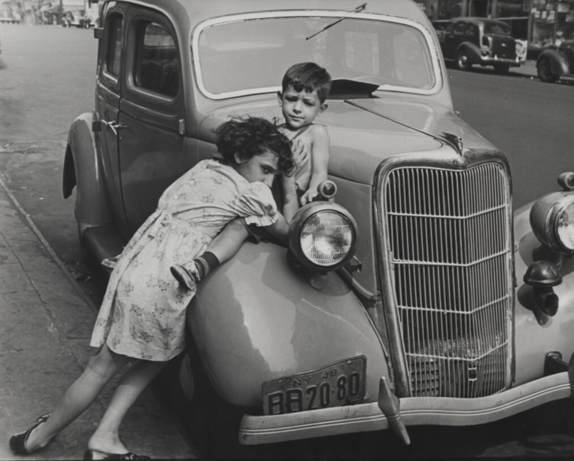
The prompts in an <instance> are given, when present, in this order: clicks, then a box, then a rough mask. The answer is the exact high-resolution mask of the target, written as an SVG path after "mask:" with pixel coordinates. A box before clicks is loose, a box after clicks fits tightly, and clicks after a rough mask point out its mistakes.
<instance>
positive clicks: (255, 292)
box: [188, 242, 389, 407]
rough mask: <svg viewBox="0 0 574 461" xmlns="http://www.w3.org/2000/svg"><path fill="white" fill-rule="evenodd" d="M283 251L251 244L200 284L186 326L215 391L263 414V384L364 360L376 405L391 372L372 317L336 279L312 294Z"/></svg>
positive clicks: (332, 277)
mask: <svg viewBox="0 0 574 461" xmlns="http://www.w3.org/2000/svg"><path fill="white" fill-rule="evenodd" d="M286 252H287V250H286V249H285V248H282V247H280V246H278V245H274V244H271V243H265V242H263V243H260V244H258V245H255V244H252V243H246V244H244V245H243V246H242V248H241V250H240V251H239V253H238V254H237V255H236V256H235V257H234V258H233V259H232V260H230V261H229V262H226V263H225V264H223V265H221V266H219V267H218V268H217V269H216V270H215V271H214V272H213V273H211V274H209V276H208V277H206V279H205V280H202V281H201V283H200V284H199V287H198V290H197V294H196V296H195V297H194V299H193V301H192V302H191V304H190V307H189V309H188V325H189V328H190V330H191V332H192V336H193V339H194V341H195V344H196V346H197V350H198V352H199V355H200V357H201V360H202V362H203V365H204V367H205V369H206V371H207V373H208V375H209V376H210V379H211V381H212V383H213V385H214V388H215V390H216V391H217V392H218V394H219V395H220V396H221V397H222V398H223V399H224V400H226V401H227V402H229V403H231V404H234V405H239V406H243V407H261V405H262V396H261V385H262V384H263V383H264V382H266V381H269V380H274V379H278V378H283V377H289V376H293V375H295V374H298V373H303V372H308V371H313V370H317V369H320V368H323V367H325V366H327V365H330V364H332V363H334V362H337V361H340V360H344V359H349V358H352V357H356V356H365V357H366V375H367V378H366V394H365V400H371V401H373V400H375V401H376V399H377V396H378V389H379V381H380V378H381V376H387V377H388V373H389V372H388V368H387V364H386V360H385V354H384V352H383V345H382V343H381V340H380V337H379V335H378V334H377V332H376V331H375V327H374V326H373V323H372V322H371V320H370V317H369V316H368V314H367V310H366V309H365V308H364V306H363V305H362V304H361V303H360V301H359V299H358V298H357V297H356V295H355V294H354V293H353V291H351V290H350V289H349V287H348V286H347V285H346V283H345V282H343V281H342V279H341V278H340V277H339V276H338V275H337V274H336V273H334V272H331V273H329V274H327V275H326V276H325V277H324V279H323V287H322V288H321V289H320V290H317V289H315V288H312V287H311V285H310V284H309V283H308V282H307V280H306V279H305V278H304V276H303V275H302V274H301V273H299V272H298V271H297V272H296V271H295V270H294V269H293V268H292V267H291V266H290V264H289V263H288V261H287V257H286Z"/></svg>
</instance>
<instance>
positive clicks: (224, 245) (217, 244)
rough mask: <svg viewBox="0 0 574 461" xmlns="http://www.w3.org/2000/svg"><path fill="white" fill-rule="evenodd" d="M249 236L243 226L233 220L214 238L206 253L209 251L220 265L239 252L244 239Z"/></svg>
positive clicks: (237, 220)
mask: <svg viewBox="0 0 574 461" xmlns="http://www.w3.org/2000/svg"><path fill="white" fill-rule="evenodd" d="M248 236H249V233H248V232H247V229H245V226H244V225H243V224H242V223H241V222H240V221H239V219H234V220H233V221H231V222H230V223H229V224H227V225H226V226H225V227H224V228H223V230H222V231H221V232H220V233H219V234H218V235H216V236H215V238H214V239H213V240H212V241H211V243H210V244H209V246H208V247H207V250H206V251H210V252H211V253H213V254H214V255H215V256H217V259H218V260H219V262H220V263H224V262H225V261H228V260H230V259H231V258H232V257H233V256H235V253H237V252H238V251H239V249H240V248H241V245H243V242H245V239H247V237H248Z"/></svg>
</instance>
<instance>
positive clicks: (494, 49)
mask: <svg viewBox="0 0 574 461" xmlns="http://www.w3.org/2000/svg"><path fill="white" fill-rule="evenodd" d="M434 26H435V28H436V29H437V35H438V37H439V40H440V45H441V49H442V53H443V55H444V59H445V60H446V61H454V62H455V64H456V67H457V68H458V69H460V70H470V69H471V67H472V66H473V65H474V64H479V65H481V66H493V67H494V70H495V71H496V72H497V73H499V74H505V73H507V72H508V70H509V69H510V68H511V67H518V66H520V65H521V64H522V62H524V61H525V60H526V44H525V43H524V42H523V41H521V40H516V39H514V38H513V37H512V31H511V29H510V26H509V25H508V24H506V23H505V22H503V21H497V20H494V19H485V18H456V19H452V20H450V21H446V22H443V21H437V22H435V23H434Z"/></svg>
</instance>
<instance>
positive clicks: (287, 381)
mask: <svg viewBox="0 0 574 461" xmlns="http://www.w3.org/2000/svg"><path fill="white" fill-rule="evenodd" d="M366 363H367V359H366V358H365V357H364V356H360V357H354V358H352V359H347V360H341V361H340V362H336V363H332V364H331V365H328V366H326V367H324V368H321V369H319V370H314V371H309V372H307V373H300V374H298V375H294V376H289V377H287V378H280V379H274V380H273V381H267V382H266V383H263V385H262V386H261V391H262V394H263V411H264V413H265V414H266V415H279V414H283V413H295V412H298V411H308V410H316V409H319V408H330V407H338V406H341V405H350V404H354V403H359V402H361V401H362V400H363V398H364V397H365V369H366Z"/></svg>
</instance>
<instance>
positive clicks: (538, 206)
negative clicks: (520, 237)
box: [530, 192, 574, 254]
mask: <svg viewBox="0 0 574 461" xmlns="http://www.w3.org/2000/svg"><path fill="white" fill-rule="evenodd" d="M530 225H531V226H532V230H533V232H534V235H536V237H538V240H540V241H541V242H542V243H543V244H545V245H547V246H548V247H550V248H552V249H553V250H554V251H557V252H559V253H566V254H572V253H574V194H572V193H567V192H555V193H553V194H549V195H547V196H545V197H542V198H541V199H540V200H538V201H537V202H536V203H535V204H534V205H533V207H532V209H531V210H530Z"/></svg>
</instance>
